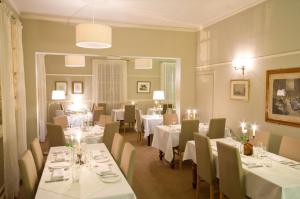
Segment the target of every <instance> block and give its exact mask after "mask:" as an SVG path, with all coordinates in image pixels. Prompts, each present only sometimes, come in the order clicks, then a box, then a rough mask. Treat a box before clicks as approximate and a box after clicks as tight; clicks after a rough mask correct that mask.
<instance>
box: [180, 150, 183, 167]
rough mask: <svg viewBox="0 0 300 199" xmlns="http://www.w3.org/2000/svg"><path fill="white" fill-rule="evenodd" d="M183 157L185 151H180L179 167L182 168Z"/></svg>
mask: <svg viewBox="0 0 300 199" xmlns="http://www.w3.org/2000/svg"><path fill="white" fill-rule="evenodd" d="M182 157H183V153H181V152H179V169H182Z"/></svg>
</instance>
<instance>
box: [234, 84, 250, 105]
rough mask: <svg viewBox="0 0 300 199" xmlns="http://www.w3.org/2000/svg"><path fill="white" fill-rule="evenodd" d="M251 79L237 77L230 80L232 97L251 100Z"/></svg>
mask: <svg viewBox="0 0 300 199" xmlns="http://www.w3.org/2000/svg"><path fill="white" fill-rule="evenodd" d="M249 85H250V81H249V80H246V79H235V80H231V81H230V99H233V100H242V101H248V100H249Z"/></svg>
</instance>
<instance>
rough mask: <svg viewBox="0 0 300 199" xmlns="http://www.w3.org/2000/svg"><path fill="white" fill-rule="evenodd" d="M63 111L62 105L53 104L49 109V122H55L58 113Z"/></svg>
mask: <svg viewBox="0 0 300 199" xmlns="http://www.w3.org/2000/svg"><path fill="white" fill-rule="evenodd" d="M57 110H63V106H62V104H59V103H52V104H50V105H49V108H48V120H47V121H48V122H53V118H54V117H56V111H57Z"/></svg>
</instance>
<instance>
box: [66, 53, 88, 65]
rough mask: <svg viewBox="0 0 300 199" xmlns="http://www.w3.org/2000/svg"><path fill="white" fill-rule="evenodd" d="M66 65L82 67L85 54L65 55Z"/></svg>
mask: <svg viewBox="0 0 300 199" xmlns="http://www.w3.org/2000/svg"><path fill="white" fill-rule="evenodd" d="M65 66H66V67H84V66H85V56H83V55H66V56H65Z"/></svg>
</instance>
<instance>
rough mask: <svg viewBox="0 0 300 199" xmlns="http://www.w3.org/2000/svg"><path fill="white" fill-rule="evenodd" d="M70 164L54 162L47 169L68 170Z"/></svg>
mask: <svg viewBox="0 0 300 199" xmlns="http://www.w3.org/2000/svg"><path fill="white" fill-rule="evenodd" d="M70 166H71V164H70V163H69V162H55V163H50V164H49V166H48V167H49V169H66V168H69V167H70Z"/></svg>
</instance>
